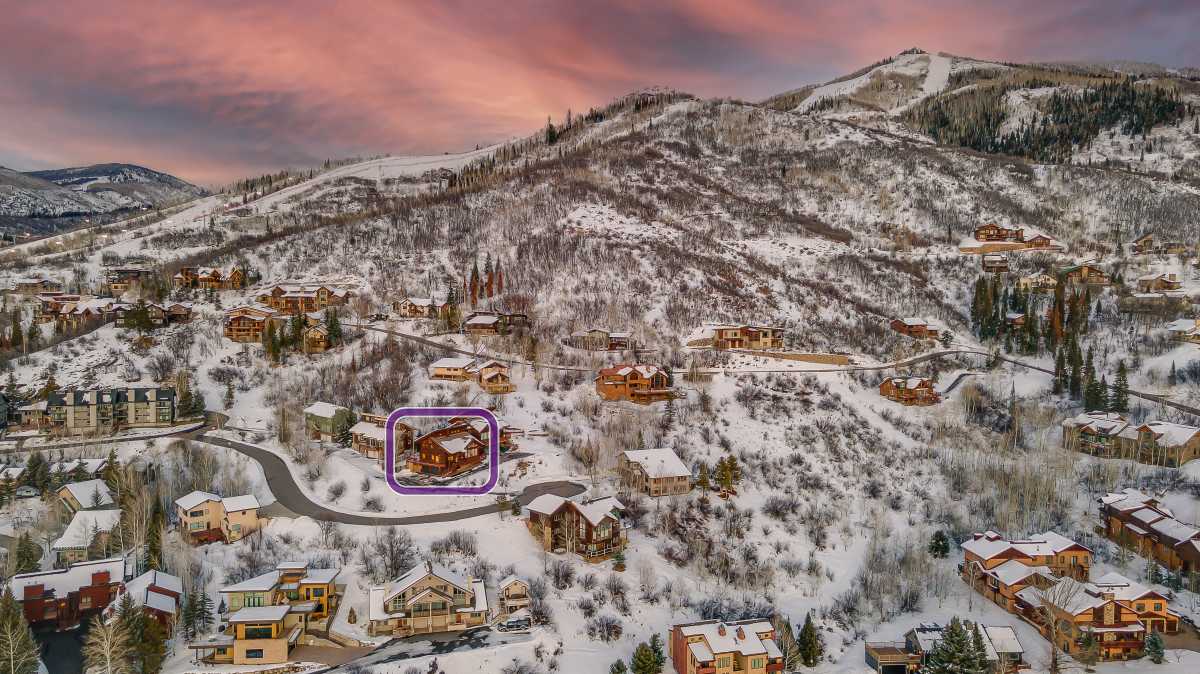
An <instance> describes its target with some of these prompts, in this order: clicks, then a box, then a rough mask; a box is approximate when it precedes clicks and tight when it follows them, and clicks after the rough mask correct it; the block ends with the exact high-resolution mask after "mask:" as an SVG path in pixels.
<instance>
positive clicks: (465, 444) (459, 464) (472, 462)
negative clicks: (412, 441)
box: [407, 425, 488, 478]
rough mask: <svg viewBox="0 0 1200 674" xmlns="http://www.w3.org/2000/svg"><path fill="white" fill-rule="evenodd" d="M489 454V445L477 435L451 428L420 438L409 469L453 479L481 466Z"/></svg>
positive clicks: (441, 429) (410, 458) (457, 426)
mask: <svg viewBox="0 0 1200 674" xmlns="http://www.w3.org/2000/svg"><path fill="white" fill-rule="evenodd" d="M487 454H488V446H487V442H486V441H485V440H484V439H483V438H481V437H480V435H479V433H478V432H476V431H475V430H474V429H472V428H470V427H467V426H462V425H451V426H447V427H445V428H439V429H437V430H434V431H430V432H428V433H426V434H424V435H422V436H420V437H418V438H417V440H416V450H415V451H414V452H413V453H412V454H411V455H410V456H409V458H408V462H407V466H408V469H409V470H410V471H412V472H414V473H418V474H420V475H431V476H434V477H441V478H444V477H453V476H455V475H460V474H462V473H465V472H468V471H470V470H472V469H474V468H476V467H477V466H480V465H482V464H483V462H484V459H485V458H487Z"/></svg>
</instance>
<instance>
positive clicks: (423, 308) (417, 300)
mask: <svg viewBox="0 0 1200 674" xmlns="http://www.w3.org/2000/svg"><path fill="white" fill-rule="evenodd" d="M453 310H454V305H452V304H450V303H449V302H447V301H445V300H440V299H429V298H421V297H406V298H404V299H402V300H396V301H394V302H392V311H394V312H395V313H396V314H397V315H398V316H400V317H401V318H449V317H450V316H451V315H452V313H453Z"/></svg>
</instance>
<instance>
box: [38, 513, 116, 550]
mask: <svg viewBox="0 0 1200 674" xmlns="http://www.w3.org/2000/svg"><path fill="white" fill-rule="evenodd" d="M120 521H121V511H120V510H80V511H79V512H77V513H75V515H74V516H73V517H71V523H70V524H68V525H67V528H66V530H65V531H63V533H62V536H61V537H59V539H58V540H56V541H54V543H53V544H52V545H51V546H50V548H51V549H52V550H73V549H76V548H86V547H88V546H89V545H91V544H92V534H94V533H96V532H105V533H108V532H111V531H112V530H113V529H115V528H116V526H117V523H118V522H120Z"/></svg>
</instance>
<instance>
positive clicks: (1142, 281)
mask: <svg viewBox="0 0 1200 674" xmlns="http://www.w3.org/2000/svg"><path fill="white" fill-rule="evenodd" d="M1137 288H1138V292H1140V293H1157V292H1170V291H1173V290H1179V289H1181V288H1183V283H1182V282H1181V281H1180V280H1179V279H1178V278H1176V275H1175V273H1174V272H1171V273H1165V272H1164V273H1160V274H1147V275H1145V276H1139V277H1138V280H1137Z"/></svg>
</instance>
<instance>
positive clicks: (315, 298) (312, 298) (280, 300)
mask: <svg viewBox="0 0 1200 674" xmlns="http://www.w3.org/2000/svg"><path fill="white" fill-rule="evenodd" d="M352 296H353V293H351V292H350V291H349V290H346V289H345V288H335V287H331V286H327V285H322V284H301V283H281V284H278V285H274V286H271V287H269V288H267V289H266V290H264V291H263V292H260V293H259V294H258V295H257V296H256V298H255V299H256V301H257V302H258V303H259V304H262V305H264V306H267V307H270V308H272V309H274V310H276V311H278V312H279V313H281V314H284V315H287V316H297V315H301V314H310V313H313V312H314V311H322V310H323V309H325V308H326V307H331V306H340V305H343V304H345V303H346V302H347V301H349V299H350V298H351V297H352Z"/></svg>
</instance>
